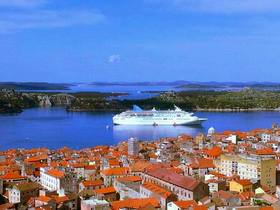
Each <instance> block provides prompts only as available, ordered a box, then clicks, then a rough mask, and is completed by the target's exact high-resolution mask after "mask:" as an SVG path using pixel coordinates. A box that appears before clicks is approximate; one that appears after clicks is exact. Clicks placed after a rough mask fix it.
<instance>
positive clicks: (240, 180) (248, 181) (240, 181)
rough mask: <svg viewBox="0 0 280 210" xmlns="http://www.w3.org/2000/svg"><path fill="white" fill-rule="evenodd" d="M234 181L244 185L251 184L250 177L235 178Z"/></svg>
mask: <svg viewBox="0 0 280 210" xmlns="http://www.w3.org/2000/svg"><path fill="white" fill-rule="evenodd" d="M233 181H234V182H237V183H238V184H240V185H242V186H247V185H251V184H252V183H251V181H250V180H249V179H236V180H233Z"/></svg>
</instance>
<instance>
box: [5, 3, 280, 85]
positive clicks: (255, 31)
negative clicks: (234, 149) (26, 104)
mask: <svg viewBox="0 0 280 210" xmlns="http://www.w3.org/2000/svg"><path fill="white" fill-rule="evenodd" d="M279 55H280V1H279V0H265V1H264V0H118V1H117V0H82V1H77V0H0V81H18V82H24V81H25V82H26V81H34V82H94V81H103V82H114V81H124V82H137V81H175V80H187V81H202V82H205V81H219V82H225V81H227V82H244V81H271V82H280V80H279V79H280V69H279V67H280V59H279Z"/></svg>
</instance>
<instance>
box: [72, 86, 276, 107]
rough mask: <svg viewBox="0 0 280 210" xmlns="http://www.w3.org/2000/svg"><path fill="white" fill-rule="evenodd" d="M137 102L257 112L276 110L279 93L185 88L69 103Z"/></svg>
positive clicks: (105, 104) (106, 104)
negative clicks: (138, 97) (145, 95)
mask: <svg viewBox="0 0 280 210" xmlns="http://www.w3.org/2000/svg"><path fill="white" fill-rule="evenodd" d="M133 104H137V105H139V106H141V107H142V108H144V109H151V108H153V107H156V108H158V109H173V107H174V104H176V105H177V106H179V107H181V108H182V109H185V110H205V111H250V110H252V111H258V110H277V109H278V108H279V107H280V92H272V91H259V90H253V89H248V88H247V89H244V90H242V91H239V92H225V91H224V92H215V91H188V92H187V91H185V92H178V93H174V92H167V93H163V94H160V95H159V96H157V97H153V98H149V99H144V100H122V101H119V100H107V99H106V98H103V97H101V98H93V97H82V98H80V97H77V99H76V100H75V101H74V102H73V103H72V104H71V105H70V106H69V110H72V111H84V110H102V111H106V110H119V111H121V110H125V109H129V108H131V107H132V105H133Z"/></svg>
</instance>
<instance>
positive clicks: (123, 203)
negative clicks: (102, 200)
mask: <svg viewBox="0 0 280 210" xmlns="http://www.w3.org/2000/svg"><path fill="white" fill-rule="evenodd" d="M148 205H152V206H153V207H154V208H159V207H160V205H159V203H158V201H157V200H156V199H155V198H135V199H126V200H120V201H114V202H112V203H111V206H112V209H113V210H118V209H139V208H143V207H146V206H148Z"/></svg>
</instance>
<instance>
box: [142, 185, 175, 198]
mask: <svg viewBox="0 0 280 210" xmlns="http://www.w3.org/2000/svg"><path fill="white" fill-rule="evenodd" d="M142 187H144V188H146V189H147V190H149V191H151V192H153V193H155V194H158V195H160V196H162V197H164V198H167V197H168V196H170V195H171V194H172V193H171V192H169V191H168V190H166V189H164V188H162V187H160V186H158V185H156V184H153V183H149V182H145V183H144V184H143V185H142Z"/></svg>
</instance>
